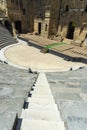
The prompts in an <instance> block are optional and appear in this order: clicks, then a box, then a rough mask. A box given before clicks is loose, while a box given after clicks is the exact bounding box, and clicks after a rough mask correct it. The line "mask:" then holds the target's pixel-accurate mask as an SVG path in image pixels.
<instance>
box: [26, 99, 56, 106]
mask: <svg viewBox="0 0 87 130" xmlns="http://www.w3.org/2000/svg"><path fill="white" fill-rule="evenodd" d="M28 102H29V103H36V104H43V105H45V104H52V103H54V104H55V101H54V99H45V98H33V97H31V98H28Z"/></svg>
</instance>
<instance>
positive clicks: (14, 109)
mask: <svg viewBox="0 0 87 130" xmlns="http://www.w3.org/2000/svg"><path fill="white" fill-rule="evenodd" d="M36 78H37V74H30V73H28V71H27V70H22V69H18V68H15V67H12V66H9V65H7V64H4V63H0V130H12V127H13V124H14V121H15V118H16V115H18V117H19V116H20V114H21V111H22V108H23V105H24V101H25V99H26V98H27V97H28V92H29V91H30V90H31V87H32V85H33V84H34V82H35V80H36Z"/></svg>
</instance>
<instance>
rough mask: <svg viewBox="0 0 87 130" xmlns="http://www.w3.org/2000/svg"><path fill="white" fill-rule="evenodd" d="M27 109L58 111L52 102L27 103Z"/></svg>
mask: <svg viewBox="0 0 87 130" xmlns="http://www.w3.org/2000/svg"><path fill="white" fill-rule="evenodd" d="M28 109H35V110H43V111H45V110H47V111H55V112H56V111H58V108H57V105H56V104H54V103H51V104H37V103H29V106H28Z"/></svg>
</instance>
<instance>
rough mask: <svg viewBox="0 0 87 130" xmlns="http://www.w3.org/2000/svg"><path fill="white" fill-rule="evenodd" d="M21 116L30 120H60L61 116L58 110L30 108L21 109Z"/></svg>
mask: <svg viewBox="0 0 87 130" xmlns="http://www.w3.org/2000/svg"><path fill="white" fill-rule="evenodd" d="M21 118H23V119H30V120H32V119H33V120H47V121H54V122H58V121H61V116H60V112H59V111H56V112H55V111H53V112H52V111H49V112H48V111H46V110H45V111H42V110H33V109H32V110H30V109H25V110H24V109H23V110H22V114H21Z"/></svg>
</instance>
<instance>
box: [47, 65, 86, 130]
mask: <svg viewBox="0 0 87 130" xmlns="http://www.w3.org/2000/svg"><path fill="white" fill-rule="evenodd" d="M46 75H47V79H48V81H49V83H50V88H51V90H52V93H53V95H54V98H55V100H56V103H57V106H58V108H59V110H60V112H61V116H62V119H63V120H64V121H65V122H66V128H67V129H68V130H86V129H87V68H82V69H78V70H75V71H68V72H59V73H46Z"/></svg>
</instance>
